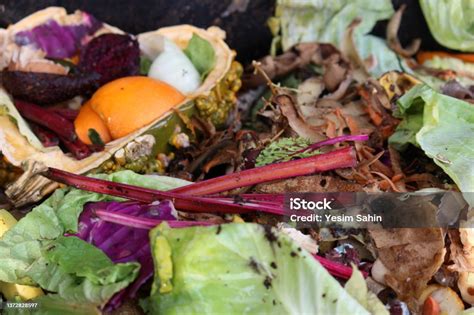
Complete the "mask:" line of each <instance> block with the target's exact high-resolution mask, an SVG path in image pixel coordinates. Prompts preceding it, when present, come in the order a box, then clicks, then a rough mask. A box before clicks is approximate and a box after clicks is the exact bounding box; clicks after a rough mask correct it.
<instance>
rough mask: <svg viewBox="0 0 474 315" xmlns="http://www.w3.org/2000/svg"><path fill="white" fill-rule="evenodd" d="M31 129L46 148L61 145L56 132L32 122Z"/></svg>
mask: <svg viewBox="0 0 474 315" xmlns="http://www.w3.org/2000/svg"><path fill="white" fill-rule="evenodd" d="M30 127H31V130H32V131H33V133H34V134H35V135H36V136H37V137H38V139H39V140H40V141H41V144H42V145H43V146H44V147H45V148H47V147H54V146H57V145H59V138H58V137H57V136H56V134H55V133H54V132H52V131H49V130H47V129H44V128H43V127H41V126H39V125H37V124H35V123H31V122H30Z"/></svg>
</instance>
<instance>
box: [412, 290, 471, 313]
mask: <svg viewBox="0 0 474 315" xmlns="http://www.w3.org/2000/svg"><path fill="white" fill-rule="evenodd" d="M431 299H432V300H431ZM418 301H419V304H420V305H421V306H422V309H423V315H436V314H439V315H457V314H459V313H461V312H462V311H463V310H464V303H463V302H462V300H461V299H460V298H459V296H458V295H457V294H456V292H454V291H453V290H452V289H451V288H449V287H443V286H441V285H430V286H428V287H426V288H425V289H424V290H423V292H422V293H421V295H420V297H419V299H418ZM436 311H438V313H436Z"/></svg>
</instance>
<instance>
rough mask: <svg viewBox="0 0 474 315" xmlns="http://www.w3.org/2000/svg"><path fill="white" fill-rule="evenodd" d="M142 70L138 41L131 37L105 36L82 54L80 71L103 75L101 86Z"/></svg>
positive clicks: (87, 47) (93, 42) (100, 37)
mask: <svg viewBox="0 0 474 315" xmlns="http://www.w3.org/2000/svg"><path fill="white" fill-rule="evenodd" d="M139 69H140V48H139V45H138V41H137V40H136V39H134V38H132V37H131V36H129V35H121V34H103V35H101V36H98V37H96V38H94V39H93V40H91V41H90V42H89V44H87V46H86V48H85V49H84V50H83V51H82V52H81V56H80V61H79V70H80V71H82V72H86V73H87V72H96V73H98V74H100V75H101V80H100V83H101V85H103V84H105V83H107V82H109V81H112V80H115V79H118V78H121V77H126V76H131V75H137V74H138V73H139Z"/></svg>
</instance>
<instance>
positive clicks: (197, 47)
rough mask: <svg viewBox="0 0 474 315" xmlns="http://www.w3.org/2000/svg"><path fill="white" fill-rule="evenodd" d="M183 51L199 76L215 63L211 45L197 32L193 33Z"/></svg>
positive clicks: (204, 75)
mask: <svg viewBox="0 0 474 315" xmlns="http://www.w3.org/2000/svg"><path fill="white" fill-rule="evenodd" d="M184 53H185V54H186V56H187V57H188V58H189V60H191V62H192V63H193V65H194V67H196V70H197V71H198V72H199V74H200V75H201V78H204V77H206V75H207V74H208V73H209V72H211V70H212V68H214V65H215V63H216V53H215V51H214V48H213V47H212V45H211V44H210V43H209V42H208V41H207V40H205V39H204V38H202V37H200V36H199V35H197V34H193V37H191V40H190V41H189V43H188V46H187V47H186V49H184Z"/></svg>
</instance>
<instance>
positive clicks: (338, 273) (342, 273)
mask: <svg viewBox="0 0 474 315" xmlns="http://www.w3.org/2000/svg"><path fill="white" fill-rule="evenodd" d="M313 256H314V258H316V260H317V261H319V263H320V264H321V265H322V266H323V267H324V268H326V270H327V271H328V272H329V273H330V274H331V275H333V276H335V277H338V278H341V279H346V280H347V279H349V278H350V277H351V275H352V268H351V267H348V266H346V265H343V264H341V263H337V262H334V261H332V260H329V259H327V258H324V257H321V256H319V255H316V254H314V255H313ZM361 272H362V275H363V276H364V278H367V277H368V274H367V272H365V271H361Z"/></svg>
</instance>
